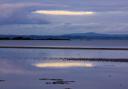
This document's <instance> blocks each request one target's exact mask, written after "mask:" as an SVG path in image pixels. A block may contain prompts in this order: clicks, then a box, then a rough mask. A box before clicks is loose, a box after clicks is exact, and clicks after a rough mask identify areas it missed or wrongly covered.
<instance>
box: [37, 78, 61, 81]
mask: <svg viewBox="0 0 128 89" xmlns="http://www.w3.org/2000/svg"><path fill="white" fill-rule="evenodd" d="M39 80H52V81H63V79H49V78H40V79H39Z"/></svg>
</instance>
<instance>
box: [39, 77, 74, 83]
mask: <svg viewBox="0 0 128 89" xmlns="http://www.w3.org/2000/svg"><path fill="white" fill-rule="evenodd" d="M39 80H44V81H48V82H46V84H70V83H73V82H75V81H65V80H63V79H55V78H52V79H50V78H40V79H39Z"/></svg>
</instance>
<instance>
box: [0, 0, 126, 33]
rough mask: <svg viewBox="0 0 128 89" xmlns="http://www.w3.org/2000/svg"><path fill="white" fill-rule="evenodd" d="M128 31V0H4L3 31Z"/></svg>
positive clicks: (1, 1) (0, 19)
mask: <svg viewBox="0 0 128 89" xmlns="http://www.w3.org/2000/svg"><path fill="white" fill-rule="evenodd" d="M86 32H97V33H107V34H128V0H0V34H18V35H24V34H25V35H60V34H70V33H86Z"/></svg>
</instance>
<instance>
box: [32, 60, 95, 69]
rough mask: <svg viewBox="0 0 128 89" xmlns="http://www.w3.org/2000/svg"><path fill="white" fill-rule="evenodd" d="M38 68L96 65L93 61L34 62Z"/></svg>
mask: <svg viewBox="0 0 128 89" xmlns="http://www.w3.org/2000/svg"><path fill="white" fill-rule="evenodd" d="M33 65H34V66H35V67H38V68H69V67H85V68H91V67H94V64H92V63H84V62H63V61H62V62H43V63H36V64H33Z"/></svg>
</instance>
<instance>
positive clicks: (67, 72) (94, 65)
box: [0, 42, 128, 89]
mask: <svg viewBox="0 0 128 89" xmlns="http://www.w3.org/2000/svg"><path fill="white" fill-rule="evenodd" d="M5 43H6V42H5ZM5 43H0V44H5ZM16 43H17V42H16ZM21 43H22V42H21ZM18 44H19V45H22V44H25V45H26V44H28V43H22V44H20V43H18ZM34 44H36V43H34ZM121 44H123V43H121ZM6 45H9V44H6ZM12 45H16V44H12ZM29 45H30V44H29ZM31 45H32V44H31ZM118 46H119V45H118ZM120 46H121V47H124V46H123V45H120ZM127 54H128V52H127V51H114V50H113V51H104V50H102V51H101V50H95V51H94V50H62V49H6V48H0V80H5V81H1V82H0V89H85V88H86V89H127V88H128V85H127V84H128V76H127V75H128V64H127V63H120V62H90V61H66V60H61V59H59V58H60V57H61V58H63V57H64V58H65V57H66V58H70V57H74V58H79V57H90V58H92V57H94V58H96V57H106V58H109V57H110V58H128V55H127ZM56 58H57V59H56ZM40 79H43V80H40ZM57 79H61V80H63V81H61V83H60V81H59V83H58V82H57V81H56V80H57ZM65 81H73V82H66V83H64V82H65Z"/></svg>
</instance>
